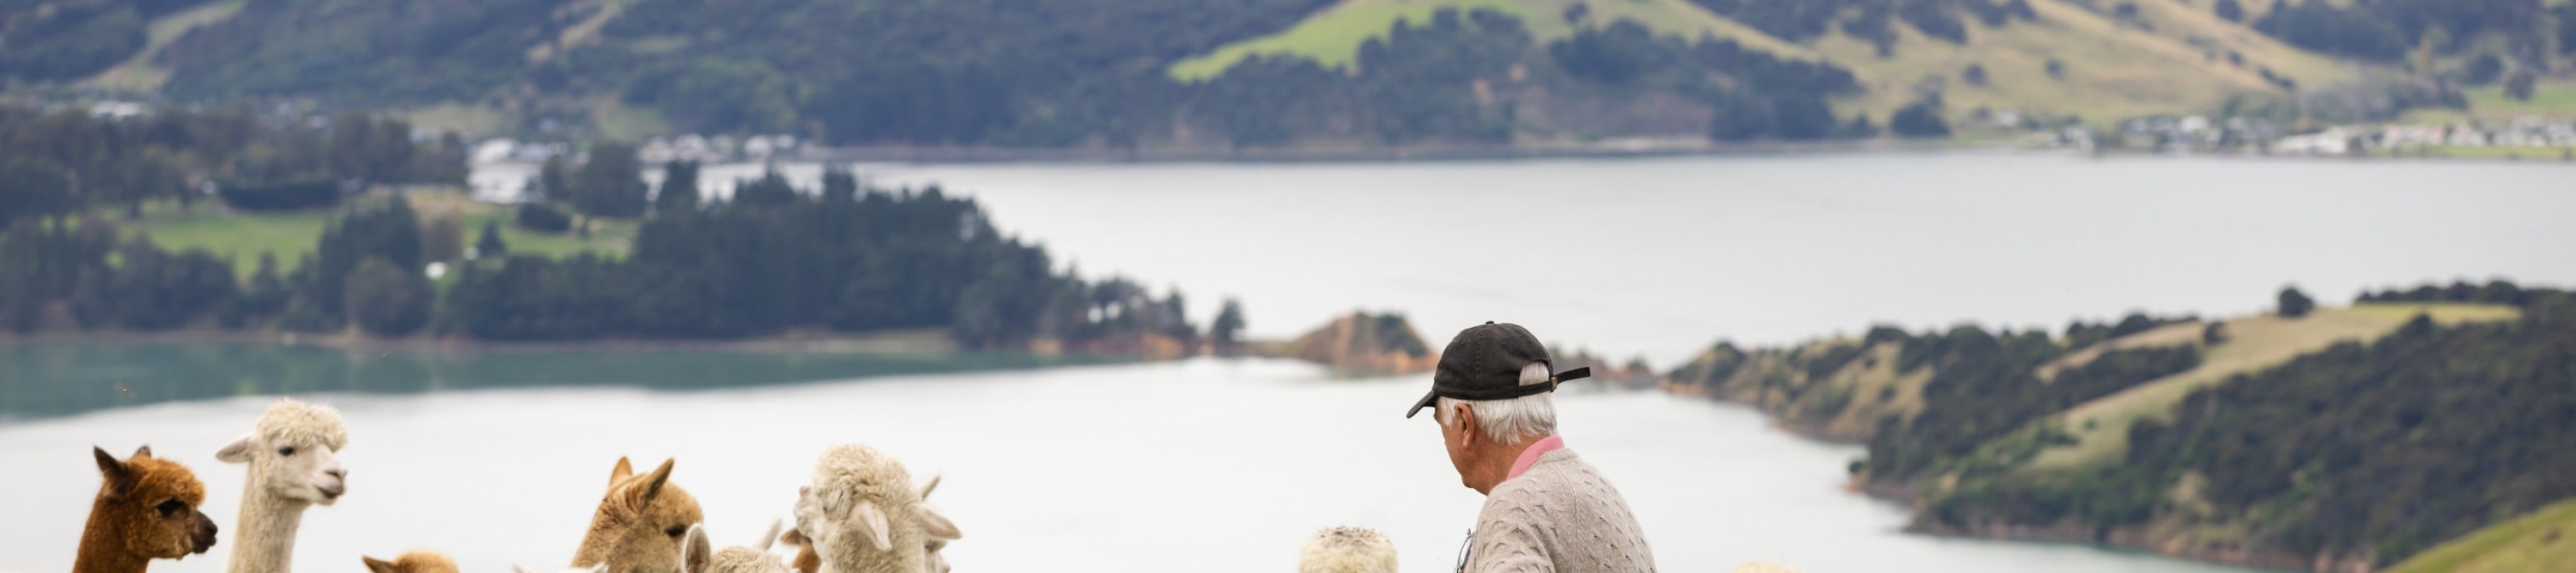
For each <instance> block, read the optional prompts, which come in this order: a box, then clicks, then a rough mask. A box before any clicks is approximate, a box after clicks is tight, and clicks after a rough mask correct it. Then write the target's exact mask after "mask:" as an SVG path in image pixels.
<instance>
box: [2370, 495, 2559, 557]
mask: <svg viewBox="0 0 2576 573" xmlns="http://www.w3.org/2000/svg"><path fill="white" fill-rule="evenodd" d="M2569 564H2576V500H2568V501H2562V502H2558V504H2557V505H2552V506H2549V507H2546V508H2542V509H2541V510H2540V511H2534V512H2531V513H2530V514H2529V515H2524V516H2521V517H2516V518H2513V520H2512V521H2507V522H2504V523H2498V524H2495V525H2490V526H2487V527H2486V528H2485V529H2480V530H2478V532H2477V533H2471V534H2468V535H2466V536H2462V537H2460V538H2459V539H2454V540H2451V542H2449V543H2444V544H2442V545H2440V546H2437V547H2434V548H2433V549H2432V550H2430V551H2425V552H2424V553H2423V554H2420V555H2416V556H2415V558H2413V559H2408V560H2406V562H2404V563H2399V564H2397V566H2396V567H2390V568H2388V573H2546V572H2550V571H2565V570H2566V569H2567V567H2568V566H2569Z"/></svg>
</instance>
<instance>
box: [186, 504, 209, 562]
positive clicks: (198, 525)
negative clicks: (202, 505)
mask: <svg viewBox="0 0 2576 573" xmlns="http://www.w3.org/2000/svg"><path fill="white" fill-rule="evenodd" d="M195 513H196V515H195V516H193V517H190V518H189V519H188V525H189V526H190V527H189V529H192V530H194V531H190V532H189V535H188V541H189V543H188V544H189V545H192V546H194V548H192V549H190V550H189V551H188V552H189V553H197V554H204V553H205V552H206V550H208V549H214V548H215V531H216V529H215V520H214V519H212V518H209V517H206V512H202V511H200V512H195Z"/></svg>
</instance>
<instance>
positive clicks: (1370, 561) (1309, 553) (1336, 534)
mask: <svg viewBox="0 0 2576 573" xmlns="http://www.w3.org/2000/svg"><path fill="white" fill-rule="evenodd" d="M1297 573H1395V541H1393V540H1390V539H1387V538H1386V534H1384V533H1378V532H1377V530H1374V529H1365V528H1358V527H1332V528H1326V529H1324V530H1323V531H1317V532H1315V535H1314V536H1313V537H1308V538H1306V548H1305V550H1303V551H1300V552H1299V553H1298V556H1297Z"/></svg>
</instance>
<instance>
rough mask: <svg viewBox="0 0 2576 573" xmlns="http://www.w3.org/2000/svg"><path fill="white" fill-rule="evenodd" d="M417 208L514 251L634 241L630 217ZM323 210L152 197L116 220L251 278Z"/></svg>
mask: <svg viewBox="0 0 2576 573" xmlns="http://www.w3.org/2000/svg"><path fill="white" fill-rule="evenodd" d="M409 197H410V199H411V201H412V206H413V208H414V209H416V210H418V211H420V212H421V213H422V215H423V216H424V217H427V216H437V215H448V216H455V217H458V218H459V219H460V220H461V221H462V222H463V224H464V230H465V234H464V240H465V244H466V246H472V245H473V244H474V240H475V239H476V238H478V237H481V236H482V235H481V233H482V232H483V224H484V223H485V222H488V221H498V222H499V223H500V224H501V242H502V244H505V245H508V246H509V248H510V251H511V252H513V253H528V254H541V255H548V256H557V257H561V256H570V255H575V254H579V253H583V252H592V253H599V254H602V255H607V256H612V257H614V256H619V255H622V254H624V253H625V252H626V247H627V245H629V244H632V243H633V242H634V237H635V223H634V222H633V221H615V220H603V221H598V222H595V223H593V224H592V227H591V235H590V238H588V239H583V238H580V237H577V236H574V235H572V234H569V233H565V234H553V233H539V232H534V231H529V230H527V229H524V228H521V227H519V226H518V225H514V224H511V215H512V212H511V211H510V209H509V208H508V207H503V206H495V205H487V204H482V203H476V202H473V201H470V200H466V199H465V197H464V196H463V195H462V194H456V193H445V192H420V193H413V194H411V195H409ZM330 220H331V213H330V212H328V211H305V212H294V213H252V212H244V211H235V210H231V209H226V208H224V207H223V206H221V205H210V204H200V205H198V206H197V207H196V209H195V210H194V211H193V212H190V213H185V214H182V213H180V212H179V211H178V208H177V206H176V204H175V203H167V202H164V203H155V204H152V205H151V206H150V208H148V209H146V210H145V212H144V216H143V218H142V219H140V220H134V221H125V220H121V219H120V220H116V221H117V224H118V225H119V226H120V227H121V228H122V229H124V230H125V231H127V232H138V231H139V232H142V233H144V234H145V235H147V236H149V237H151V238H152V244H154V245H158V246H160V247H161V248H163V249H169V250H174V251H178V250H187V249H204V250H206V251H208V252H212V253H214V254H215V256H218V257H223V258H227V259H231V260H232V262H233V269H234V271H235V272H236V273H237V274H239V275H241V276H243V277H248V276H250V274H251V273H252V272H253V271H255V270H257V269H258V268H259V255H260V254H261V253H274V254H276V255H277V265H278V270H279V271H280V272H285V271H292V270H295V267H296V265H297V264H298V261H300V260H302V259H303V257H304V256H305V255H307V254H310V253H312V252H313V249H314V248H315V246H316V241H318V240H320V239H321V237H322V228H323V226H324V225H327V224H329V222H330Z"/></svg>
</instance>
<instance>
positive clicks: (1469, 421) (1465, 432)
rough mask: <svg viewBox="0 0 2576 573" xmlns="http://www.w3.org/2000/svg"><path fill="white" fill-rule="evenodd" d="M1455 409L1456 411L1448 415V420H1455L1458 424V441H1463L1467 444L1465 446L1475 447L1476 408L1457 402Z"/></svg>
mask: <svg viewBox="0 0 2576 573" xmlns="http://www.w3.org/2000/svg"><path fill="white" fill-rule="evenodd" d="M1457 408H1458V411H1457V412H1456V413H1453V414H1450V415H1449V416H1450V417H1449V419H1451V420H1456V421H1457V423H1458V434H1459V437H1458V439H1460V440H1465V441H1466V442H1467V444H1466V445H1475V443H1476V439H1477V438H1476V434H1477V432H1476V428H1477V426H1476V408H1475V406H1474V405H1472V404H1468V403H1466V402H1459V403H1458V404H1457Z"/></svg>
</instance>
